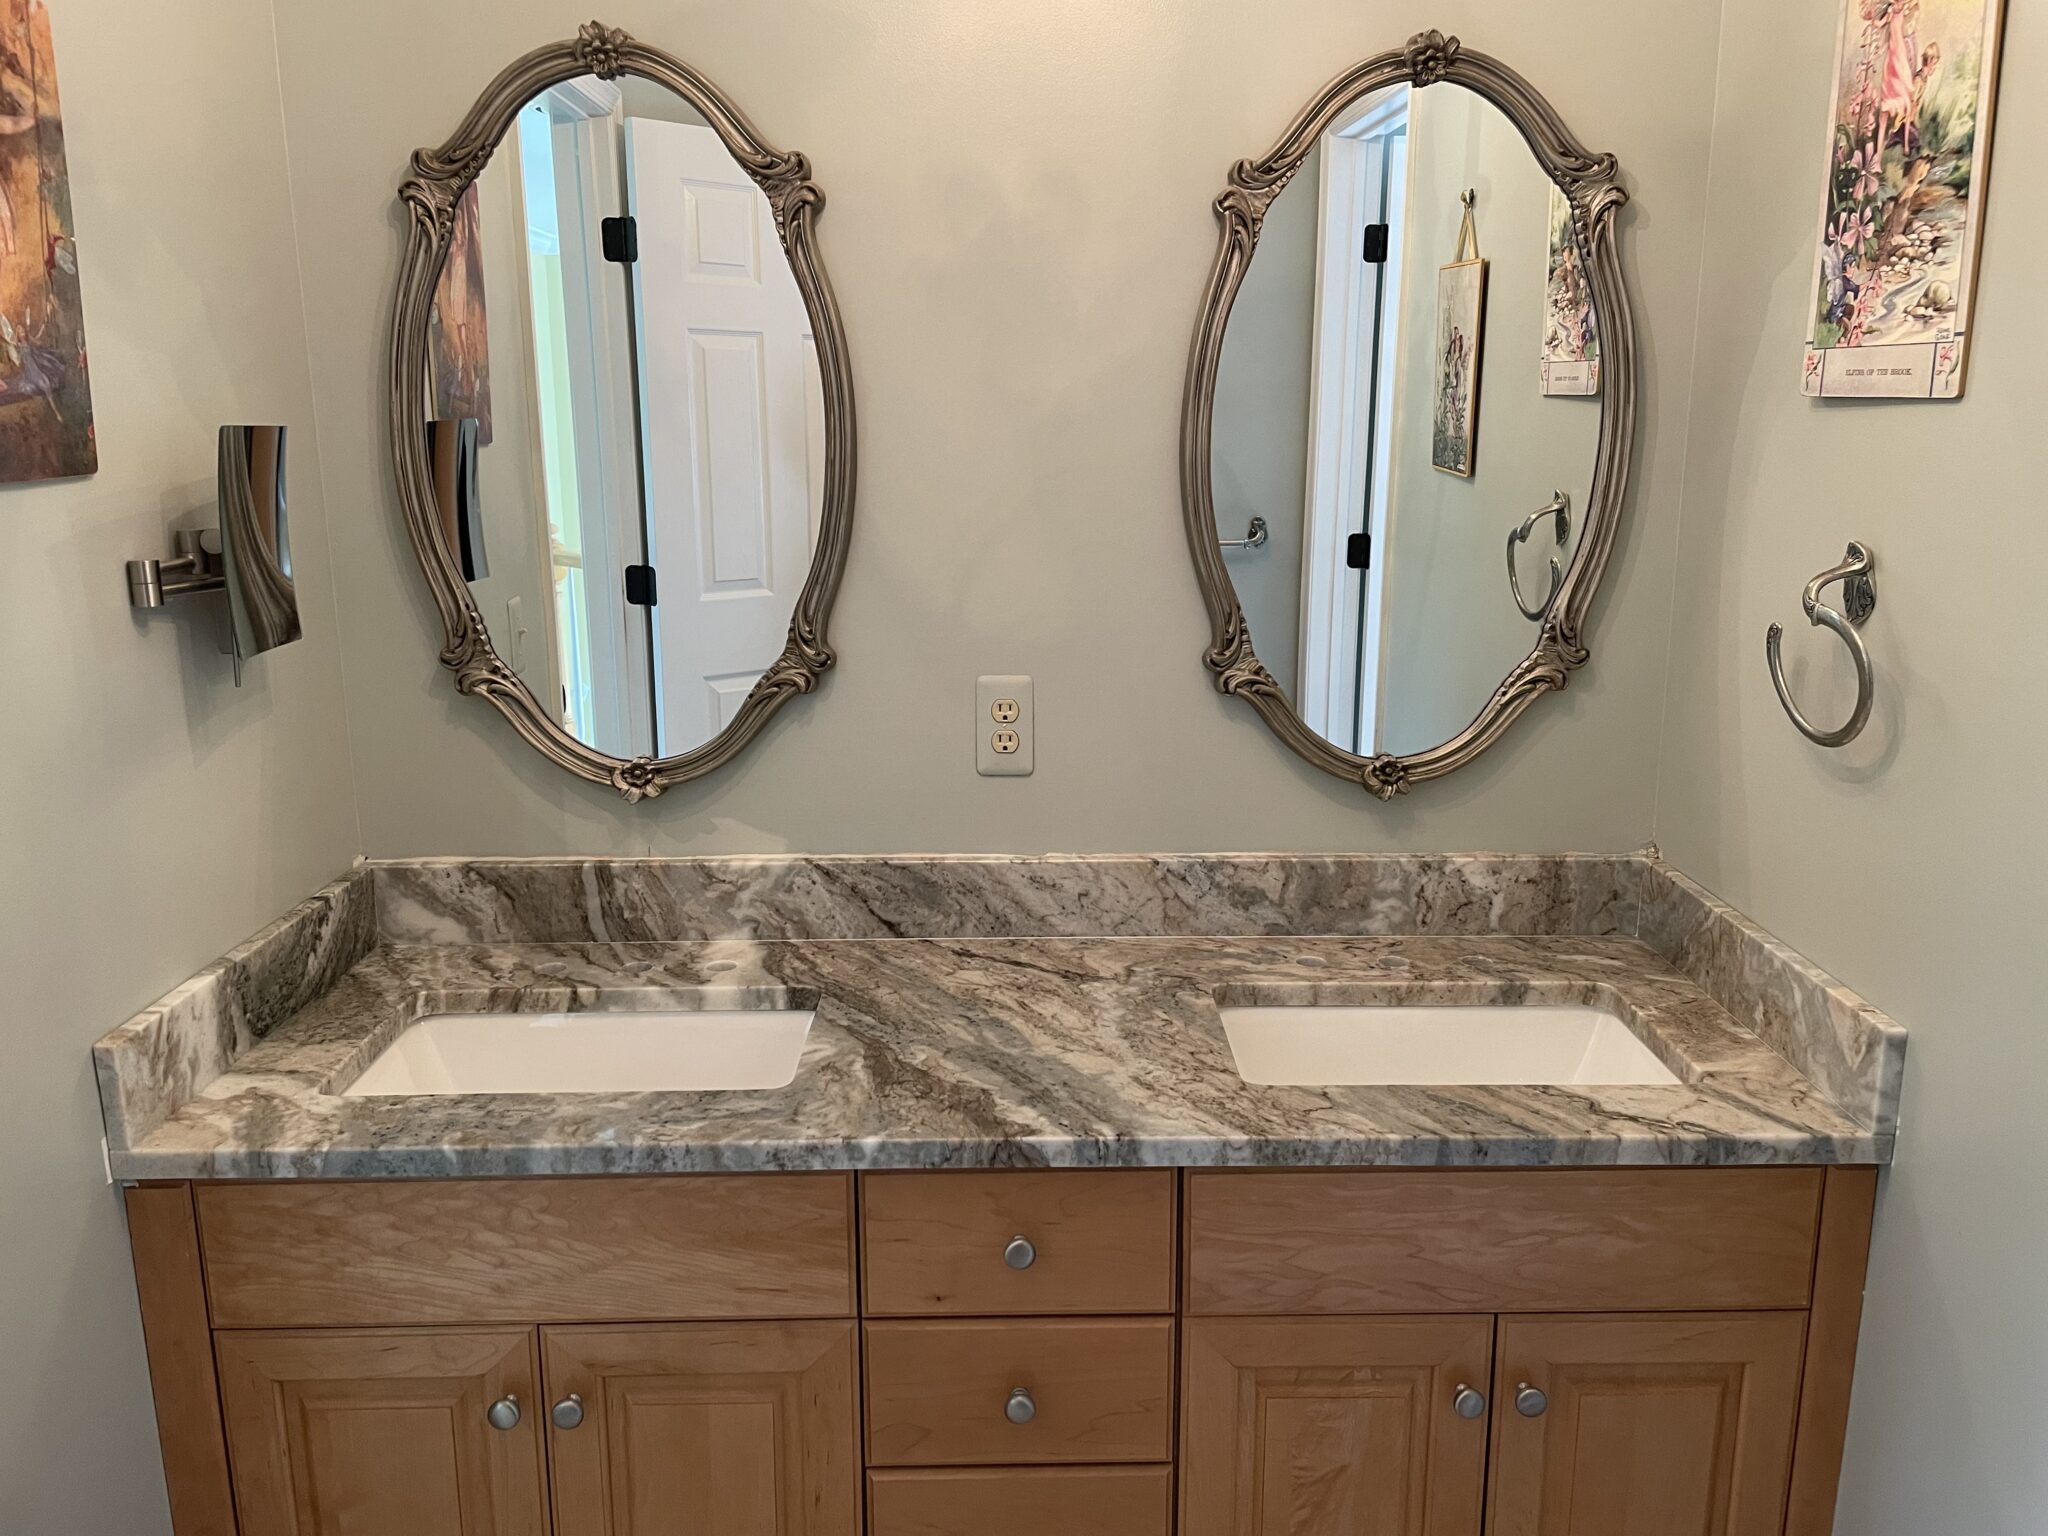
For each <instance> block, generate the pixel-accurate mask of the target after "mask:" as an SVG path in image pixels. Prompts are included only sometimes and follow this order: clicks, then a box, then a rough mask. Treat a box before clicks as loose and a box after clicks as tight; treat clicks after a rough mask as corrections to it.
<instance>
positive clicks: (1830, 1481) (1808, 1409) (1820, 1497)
mask: <svg viewBox="0 0 2048 1536" xmlns="http://www.w3.org/2000/svg"><path fill="white" fill-rule="evenodd" d="M1876 1205H1877V1170H1876V1169H1875V1168H1830V1169H1828V1172H1827V1185H1826V1191H1825V1193H1824V1194H1823V1196H1822V1199H1821V1208H1820V1245H1819V1253H1818V1254H1817V1256H1816V1257H1815V1260H1814V1266H1813V1308H1812V1310H1811V1311H1810V1312H1809V1313H1808V1314H1807V1319H1806V1357H1805V1369H1804V1371H1803V1372H1802V1374H1801V1376H1800V1383H1799V1428H1798V1432H1797V1436H1796V1438H1795V1439H1794V1441H1793V1455H1792V1491H1791V1494H1790V1496H1789V1498H1788V1499H1787V1501H1786V1514H1785V1536H1831V1533H1832V1532H1833V1531H1834V1528H1835V1495H1836V1493H1837V1491H1838V1490H1839V1488H1840V1485H1841V1480H1842V1447H1843V1445H1844V1444H1845V1443H1846V1442H1847V1440H1848V1436H1849V1388H1850V1384H1851V1383H1852V1381H1853V1380H1854V1379H1855V1375H1856V1335H1857V1330H1858V1329H1859V1328H1861V1327H1862V1324H1863V1283H1864V1277H1865V1274H1866V1272H1867V1271H1868V1269H1869V1265H1870V1228H1871V1222H1872V1219H1873V1217H1874V1215H1875V1211H1876Z"/></svg>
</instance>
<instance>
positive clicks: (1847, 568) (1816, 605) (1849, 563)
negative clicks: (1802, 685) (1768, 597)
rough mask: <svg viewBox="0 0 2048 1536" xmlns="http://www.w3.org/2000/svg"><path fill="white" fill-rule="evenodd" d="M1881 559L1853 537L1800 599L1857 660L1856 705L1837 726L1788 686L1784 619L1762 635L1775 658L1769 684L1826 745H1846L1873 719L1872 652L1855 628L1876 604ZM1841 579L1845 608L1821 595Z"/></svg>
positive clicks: (1809, 616) (1807, 731) (1809, 735)
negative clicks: (1828, 726) (1806, 711)
mask: <svg viewBox="0 0 2048 1536" xmlns="http://www.w3.org/2000/svg"><path fill="white" fill-rule="evenodd" d="M1876 564H1877V562H1876V561H1875V560H1873V559H1872V558H1871V554H1870V551H1869V550H1868V549H1866V548H1865V547H1864V546H1863V545H1861V544H1858V543H1856V542H1855V541H1854V540H1851V541H1850V544H1849V552H1848V554H1847V555H1846V556H1845V557H1844V558H1843V560H1842V563H1841V564H1840V565H1834V566H1830V567H1828V569H1826V570H1824V571H1822V572H1821V573H1820V574H1819V575H1818V576H1816V577H1814V578H1813V580H1811V581H1809V582H1808V583H1807V584H1806V591H1805V592H1804V593H1803V594H1801V596H1800V599H1799V603H1800V606H1801V607H1803V608H1804V609H1805V610H1806V621H1807V622H1808V623H1809V624H1817V625H1820V626H1822V627H1824V628H1827V629H1831V630H1833V631H1834V632H1835V633H1836V634H1838V635H1840V636H1841V637H1842V643H1843V644H1844V645H1846V646H1848V647H1849V655H1850V656H1851V657H1852V658H1854V660H1855V662H1856V707H1855V709H1853V710H1851V711H1850V713H1849V719H1848V722H1847V723H1846V724H1844V725H1843V726H1842V727H1841V728H1840V729H1839V730H1833V731H1823V730H1821V729H1820V728H1819V727H1817V726H1815V725H1814V724H1813V722H1812V721H1810V720H1808V719H1807V718H1806V716H1805V715H1803V714H1802V713H1800V710H1799V706H1798V705H1797V704H1794V703H1793V702H1792V690H1791V689H1790V688H1788V687H1786V686H1785V667H1784V663H1783V662H1782V661H1780V660H1779V658H1778V644H1779V641H1780V640H1781V639H1782V638H1783V637H1784V633H1785V631H1784V628H1783V626H1782V625H1778V624H1773V625H1772V626H1771V628H1770V632H1769V633H1768V634H1766V635H1765V636H1764V655H1765V657H1766V658H1767V659H1768V660H1769V661H1770V664H1771V685H1772V686H1773V687H1774V688H1776V689H1777V690H1778V702H1779V703H1780V704H1782V705H1784V706H1785V713H1786V714H1788V715H1790V716H1791V717H1792V723H1793V724H1794V725H1796V726H1798V727H1799V733H1800V734H1801V735H1802V736H1804V737H1806V739H1807V740H1809V741H1811V742H1813V743H1815V744H1816V745H1818V746H1823V747H1842V746H1847V745H1848V744H1849V743H1850V742H1852V741H1854V740H1855V739H1856V738H1857V736H1858V735H1860V734H1861V733H1862V730H1863V727H1864V725H1865V724H1867V723H1868V722H1869V719H1870V705H1871V702H1872V697H1873V694H1874V691H1875V690H1874V686H1873V683H1874V679H1873V678H1872V675H1871V670H1870V652H1869V651H1867V650H1865V649H1864V647H1863V637H1862V636H1861V635H1859V634H1857V633H1856V631H1857V630H1858V629H1860V628H1862V626H1863V621H1864V620H1865V619H1867V618H1869V617H1870V615H1871V613H1872V612H1873V611H1875V609H1876V608H1877V588H1876V587H1875V585H1873V584H1872V580H1871V572H1872V571H1873V570H1874V569H1875V567H1876ZM1837 581H1839V582H1841V583H1842V609H1841V611H1840V612H1837V611H1836V610H1834V609H1833V608H1830V607H1829V606H1828V605H1827V604H1826V603H1824V602H1822V601H1821V600H1820V594H1821V589H1822V588H1824V587H1826V586H1828V585H1829V584H1830V583H1833V582H1837Z"/></svg>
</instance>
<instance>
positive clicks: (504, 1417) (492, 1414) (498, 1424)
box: [484, 1392, 519, 1429]
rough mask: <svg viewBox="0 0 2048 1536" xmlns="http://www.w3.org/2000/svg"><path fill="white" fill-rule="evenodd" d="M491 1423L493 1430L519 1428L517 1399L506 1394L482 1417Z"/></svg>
mask: <svg viewBox="0 0 2048 1536" xmlns="http://www.w3.org/2000/svg"><path fill="white" fill-rule="evenodd" d="M484 1417H485V1418H487V1419H489V1420H490V1421H491V1428H493V1429H517V1428H518V1427H519V1399H518V1398H516V1397H514V1396H513V1395H512V1394H511V1393H510V1392H507V1393H506V1394H505V1395H504V1396H503V1397H501V1398H499V1399H498V1400H497V1401H496V1402H495V1403H493V1404H491V1407H490V1411H489V1412H488V1413H486V1414H485V1415H484Z"/></svg>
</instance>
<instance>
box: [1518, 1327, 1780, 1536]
mask: <svg viewBox="0 0 2048 1536" xmlns="http://www.w3.org/2000/svg"><path fill="white" fill-rule="evenodd" d="M1805 1332H1806V1315H1805V1314H1804V1313H1803V1312H1750V1313H1741V1312H1735V1313H1693V1314H1685V1313H1672V1314H1664V1315H1616V1316H1611V1317H1565V1316H1556V1317H1504V1318H1502V1319H1501V1326H1500V1343H1499V1358H1498V1361H1497V1363H1496V1365H1495V1369H1494V1381H1495V1383H1496V1385H1497V1387H1498V1392H1497V1396H1498V1399H1499V1401H1498V1402H1497V1403H1496V1404H1495V1406H1494V1414H1493V1424H1494V1448H1493V1486H1492V1494H1491V1498H1490V1501H1489V1503H1490V1512H1489V1519H1488V1522H1487V1529H1488V1533H1489V1536H1779V1532H1780V1531H1781V1530H1782V1529H1783V1526H1784V1520H1785V1490H1786V1483H1787V1479H1788V1477H1789V1474H1790V1471H1791V1465H1792V1431H1793V1422H1794V1418H1795V1415H1796V1413H1797V1409H1798V1399H1799V1361H1800V1351H1801V1347H1802V1344H1803V1341H1804V1339H1805ZM1525 1386H1526V1387H1527V1388H1528V1389H1529V1390H1530V1392H1531V1393H1533V1394H1536V1395H1531V1396H1527V1397H1524V1398H1522V1401H1521V1403H1520V1405H1519V1406H1518V1403H1517V1400H1518V1397H1521V1396H1522V1392H1523V1388H1524V1387H1525Z"/></svg>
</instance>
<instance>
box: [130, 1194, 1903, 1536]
mask: <svg viewBox="0 0 2048 1536" xmlns="http://www.w3.org/2000/svg"><path fill="white" fill-rule="evenodd" d="M1875 1174H1876V1171H1875V1170H1874V1169H1870V1168H1832V1169H1819V1168H1744V1169H1636V1170H1617V1169H1607V1170H1581V1169H1560V1170H1544V1169H1526V1170H1469V1169H1451V1170H1434V1169H1429V1170H1416V1171H1397V1170H1372V1169H1366V1170H1347V1169H1331V1170H1304V1171H1294V1170H1274V1171H1262V1170H1199V1171H1190V1172H1186V1173H1175V1172H1172V1171H1166V1170H1084V1171H1071V1172H1052V1171H1043V1170H1033V1171H1002V1172H963V1173H874V1174H863V1175H859V1176H858V1177H856V1176H852V1175H846V1174H829V1173H828V1174H753V1175H738V1176H727V1175H705V1176H681V1177H659V1178H652V1177H650V1178H593V1179H507V1180H490V1181H483V1180H420V1181H414V1182H410V1183H358V1184H348V1183H332V1184H314V1183H299V1184H293V1183H289V1182H284V1181H280V1182H276V1183H268V1184H225V1183H222V1184H199V1185H191V1184H156V1185H141V1186H137V1187H135V1188H132V1189H130V1190H129V1191H128V1204H129V1212H130V1222H131V1238H132V1242H133V1246H134V1250H135V1257H136V1274H137V1282H138V1289H139V1291H140V1294H141V1299H142V1303H143V1323H144V1334H145V1340H146V1343H147V1347H148V1351H149V1358H150V1366H151V1375H152V1383H153V1387H154V1391H155V1394H156V1400H157V1408H158V1423H159V1426H160V1432H161V1436H162V1441H163V1447H164V1461H165V1468H166V1473H167V1478H168V1481H169V1484H170V1493H171V1507H172V1522H173V1527H174V1530H175V1531H176V1533H177V1536H401V1533H402V1536H1041V1533H1043V1532H1047V1531H1057V1532H1059V1533H1060V1536H1174V1532H1175V1528H1176V1526H1177V1527H1178V1533H1179V1536H1276V1533H1281V1532H1285V1533H1287V1536H1671V1533H1678V1532H1684V1533H1686V1536H1694V1533H1697V1536H1830V1531H1831V1526H1832V1522H1833V1511H1834V1497H1835V1481H1836V1475H1837V1471H1838V1468H1839V1465H1840V1459H1841V1449H1842V1439H1843V1434H1844V1431H1845V1426H1846V1422H1847V1410H1848V1397H1849V1382H1850V1376H1851V1373H1852V1368H1853V1363H1854V1354H1855V1340H1856V1330H1857V1322H1858V1318H1859V1314H1860V1306H1861V1296H1862V1287H1863V1274H1864V1264H1865V1259H1866V1257H1867V1251H1868V1242H1869V1235H1870V1220H1871V1212H1872V1202H1873V1198H1874V1191H1875V1184H1876V1177H1875Z"/></svg>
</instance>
